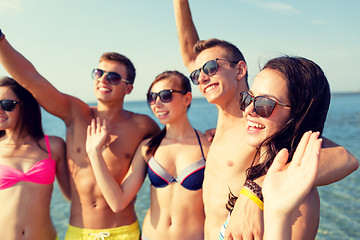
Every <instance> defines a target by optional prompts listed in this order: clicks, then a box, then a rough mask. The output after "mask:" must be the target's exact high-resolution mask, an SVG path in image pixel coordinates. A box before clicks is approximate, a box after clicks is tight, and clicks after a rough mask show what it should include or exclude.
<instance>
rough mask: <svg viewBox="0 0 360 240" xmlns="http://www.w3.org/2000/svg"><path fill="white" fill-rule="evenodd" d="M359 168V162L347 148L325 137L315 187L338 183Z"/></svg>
mask: <svg viewBox="0 0 360 240" xmlns="http://www.w3.org/2000/svg"><path fill="white" fill-rule="evenodd" d="M358 167H359V161H358V160H357V159H356V158H355V157H354V156H353V155H352V154H351V153H350V152H348V151H347V150H346V149H345V148H343V147H342V146H339V145H337V144H336V143H334V142H332V141H331V140H329V139H326V138H324V137H323V145H322V148H321V151H320V164H319V171H318V174H317V177H316V180H315V186H322V185H328V184H331V183H334V182H337V181H339V180H341V179H343V178H345V177H346V176H348V175H349V174H350V173H352V172H354V171H355V170H356V169H357V168H358Z"/></svg>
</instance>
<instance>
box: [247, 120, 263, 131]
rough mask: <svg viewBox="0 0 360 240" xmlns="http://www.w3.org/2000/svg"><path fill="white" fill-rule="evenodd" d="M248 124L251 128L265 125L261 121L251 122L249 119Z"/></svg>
mask: <svg viewBox="0 0 360 240" xmlns="http://www.w3.org/2000/svg"><path fill="white" fill-rule="evenodd" d="M247 124H248V126H249V128H255V129H264V128H265V126H264V125H262V124H260V123H256V122H251V121H247Z"/></svg>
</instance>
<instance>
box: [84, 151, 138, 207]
mask: <svg viewBox="0 0 360 240" xmlns="http://www.w3.org/2000/svg"><path fill="white" fill-rule="evenodd" d="M88 156H89V158H90V162H91V167H92V169H93V172H94V175H95V179H96V182H97V185H98V186H99V188H100V191H101V193H102V194H103V197H104V198H105V200H106V202H107V203H108V205H109V207H110V208H111V210H112V211H113V212H119V211H121V210H122V209H124V208H125V207H126V206H127V205H128V204H129V203H130V201H131V200H132V198H130V196H129V194H127V195H125V194H124V191H123V189H122V186H121V185H119V183H118V182H116V181H115V179H114V178H113V177H112V176H111V174H110V172H109V170H108V168H107V166H106V163H105V161H104V159H103V157H102V154H101V153H100V151H95V150H94V151H92V152H89V153H88Z"/></svg>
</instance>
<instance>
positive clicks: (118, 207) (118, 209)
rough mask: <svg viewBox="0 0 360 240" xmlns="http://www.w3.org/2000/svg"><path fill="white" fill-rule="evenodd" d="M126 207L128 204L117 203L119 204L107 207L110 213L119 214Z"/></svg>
mask: <svg viewBox="0 0 360 240" xmlns="http://www.w3.org/2000/svg"><path fill="white" fill-rule="evenodd" d="M128 205H129V204H126V203H123V202H119V203H117V204H114V205H111V206H109V207H110V209H111V211H113V213H119V212H121V211H123V210H124V209H125V208H126V207H127V206H128Z"/></svg>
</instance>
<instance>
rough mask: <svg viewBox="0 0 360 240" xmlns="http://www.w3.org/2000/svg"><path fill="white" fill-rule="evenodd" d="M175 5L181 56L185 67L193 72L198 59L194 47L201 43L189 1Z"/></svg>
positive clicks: (177, 0)
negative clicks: (198, 42)
mask: <svg viewBox="0 0 360 240" xmlns="http://www.w3.org/2000/svg"><path fill="white" fill-rule="evenodd" d="M173 3H174V13H175V22H176V28H177V33H178V38H179V45H180V52H181V56H182V58H183V62H184V65H185V66H186V67H187V69H188V70H189V71H190V72H191V71H192V70H194V62H195V59H196V54H195V53H194V51H193V47H194V45H195V43H196V42H197V41H199V36H198V33H197V31H196V28H195V25H194V22H193V20H192V17H191V11H190V6H189V2H188V0H173Z"/></svg>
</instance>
